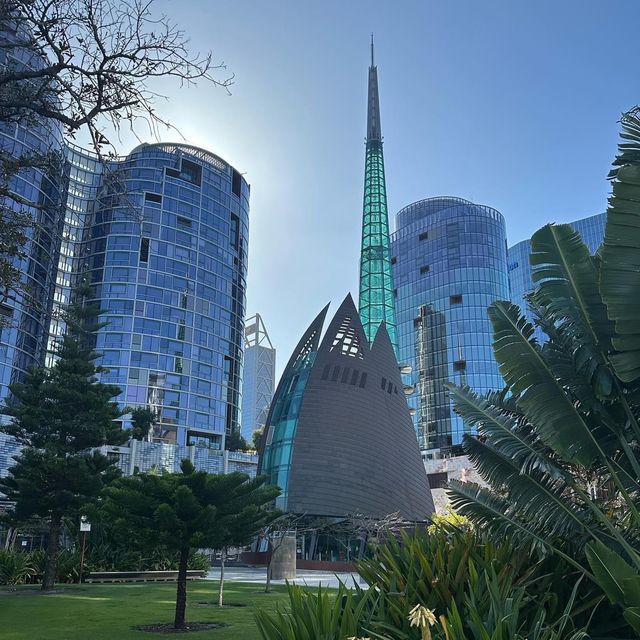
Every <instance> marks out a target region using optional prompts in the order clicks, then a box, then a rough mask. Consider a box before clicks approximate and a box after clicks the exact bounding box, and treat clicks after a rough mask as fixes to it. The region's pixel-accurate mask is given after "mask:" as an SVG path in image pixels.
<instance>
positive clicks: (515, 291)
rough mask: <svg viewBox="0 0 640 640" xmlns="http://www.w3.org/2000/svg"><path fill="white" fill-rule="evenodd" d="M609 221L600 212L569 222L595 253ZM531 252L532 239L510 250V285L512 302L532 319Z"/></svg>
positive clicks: (519, 243) (539, 332) (539, 336)
mask: <svg viewBox="0 0 640 640" xmlns="http://www.w3.org/2000/svg"><path fill="white" fill-rule="evenodd" d="M606 221H607V215H606V214H605V213H599V214H596V215H595V216H589V217H588V218H581V219H580V220H575V221H574V222H570V223H569V224H570V225H571V226H572V227H573V229H574V230H575V231H577V232H578V233H579V234H580V235H581V236H582V241H583V242H584V243H585V244H586V245H587V246H588V247H589V251H590V252H591V253H595V252H596V250H597V248H598V247H599V246H600V244H601V243H602V241H603V240H604V227H605V224H606ZM530 253H531V240H530V239H527V240H522V241H521V242H518V243H517V244H514V245H513V246H512V247H509V250H508V261H509V286H510V289H511V296H510V300H511V302H513V303H515V304H517V305H518V306H519V307H520V308H521V309H522V310H523V311H524V312H525V313H526V314H527V316H528V317H529V318H530V319H531V314H530V313H529V308H528V306H527V302H526V300H525V296H526V295H527V294H528V293H530V292H531V291H532V289H533V279H532V277H531V276H532V273H533V271H532V268H531V264H529V255H530ZM536 335H537V336H538V338H542V337H543V336H542V332H541V331H540V330H539V329H536Z"/></svg>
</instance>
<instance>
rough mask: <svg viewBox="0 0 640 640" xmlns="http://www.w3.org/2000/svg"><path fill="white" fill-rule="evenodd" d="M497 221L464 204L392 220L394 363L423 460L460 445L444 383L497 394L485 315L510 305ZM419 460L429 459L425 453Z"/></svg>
mask: <svg viewBox="0 0 640 640" xmlns="http://www.w3.org/2000/svg"><path fill="white" fill-rule="evenodd" d="M506 250H507V245H506V231H505V222H504V218H503V217H502V215H501V214H500V213H499V212H498V211H496V210H495V209H492V208H491V207H487V206H484V205H479V204H474V203H472V202H468V201H467V200H463V199H462V198H451V197H443V198H428V199H426V200H420V201H419V202H414V203H413V204H410V205H409V206H407V207H405V208H404V209H402V210H401V211H400V212H399V213H398V214H397V216H396V231H395V233H394V234H393V235H392V244H391V253H392V259H391V261H392V264H393V281H394V286H395V292H394V293H395V296H396V311H397V320H398V324H397V327H398V342H399V352H400V358H399V359H400V362H402V363H406V364H408V365H410V366H411V373H409V374H406V376H405V378H406V379H407V381H408V382H409V383H410V385H411V386H412V387H414V393H413V394H412V395H410V396H409V398H408V401H409V406H410V407H411V408H412V413H413V421H414V427H415V429H416V433H417V435H418V441H419V444H420V448H421V449H422V450H423V452H428V451H431V452H434V450H438V449H443V448H447V447H451V446H452V445H457V444H459V443H460V442H461V439H462V434H463V433H464V430H465V426H464V424H463V421H462V420H461V418H460V417H459V416H457V415H456V414H455V413H454V412H453V410H452V407H451V402H450V400H449V396H448V393H447V390H446V388H445V384H446V382H447V381H452V382H456V383H460V384H462V383H464V384H468V385H469V386H471V387H472V388H474V389H476V390H477V391H479V392H485V391H489V390H491V389H499V388H501V387H502V379H501V377H500V374H499V372H498V367H497V365H496V363H495V361H494V359H493V352H492V348H491V326H490V323H489V319H488V317H487V307H488V306H489V305H490V304H491V303H492V302H493V301H494V300H506V299H508V297H509V282H508V277H507V255H506ZM425 455H432V454H431V453H428V454H425Z"/></svg>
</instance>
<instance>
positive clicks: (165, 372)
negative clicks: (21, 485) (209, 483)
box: [0, 128, 249, 449]
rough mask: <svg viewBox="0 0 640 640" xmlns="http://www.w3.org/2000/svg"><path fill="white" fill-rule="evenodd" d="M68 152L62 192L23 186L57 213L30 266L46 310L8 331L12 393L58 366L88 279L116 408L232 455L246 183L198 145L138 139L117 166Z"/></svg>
mask: <svg viewBox="0 0 640 640" xmlns="http://www.w3.org/2000/svg"><path fill="white" fill-rule="evenodd" d="M9 133H11V134H12V135H11V136H10V135H9ZM20 135H22V136H23V137H25V136H28V137H26V138H25V139H27V140H29V141H30V144H35V143H33V142H32V140H33V139H34V136H35V134H34V133H33V132H32V131H30V133H29V134H26V133H25V132H22V134H20V132H19V131H18V132H17V131H16V129H15V128H14V129H13V130H11V131H7V130H1V131H0V140H2V144H5V145H9V144H12V145H13V146H12V147H11V148H12V149H14V150H15V152H16V153H18V154H19V153H22V152H23V148H24V147H23V146H20V138H19V136H20ZM36 141H37V138H36ZM64 149H65V153H66V157H67V160H66V163H64V165H63V175H61V181H60V184H61V185H62V186H63V189H59V188H57V187H58V185H57V184H54V183H53V182H52V181H51V180H50V179H49V178H48V177H47V176H44V175H42V174H41V173H40V174H38V173H33V172H32V174H29V175H25V176H23V175H22V174H21V175H20V178H19V181H17V186H16V190H18V189H21V190H22V191H20V192H21V193H23V192H24V193H28V195H29V197H30V198H33V199H34V200H35V201H38V202H42V203H43V204H46V203H49V202H51V205H52V206H51V211H49V209H48V208H46V207H45V208H43V209H42V210H41V211H38V215H39V216H43V219H42V220H40V221H39V224H38V225H36V226H35V227H34V229H35V230H34V242H33V243H31V244H30V245H29V246H28V247H27V257H26V258H25V260H24V265H23V266H22V268H23V270H24V271H25V273H27V274H29V276H30V278H32V279H33V286H34V290H35V287H36V286H37V287H39V288H38V289H37V291H38V299H39V300H45V301H47V304H46V309H45V310H42V311H38V313H39V315H35V312H34V311H33V309H28V310H27V311H26V312H22V311H21V312H20V314H18V313H17V312H16V313H15V317H16V319H17V320H18V322H16V326H15V327H14V328H11V329H10V330H4V331H3V332H2V334H1V346H2V356H3V360H2V362H3V365H4V366H3V368H2V390H3V393H4V394H5V395H6V390H5V389H6V385H7V384H8V383H9V382H10V381H13V380H15V379H17V378H19V376H20V375H21V372H22V371H24V368H25V366H26V365H28V364H35V363H39V362H42V361H43V360H44V359H45V352H46V349H47V346H48V348H49V353H48V361H49V364H50V363H51V362H52V349H53V346H54V344H55V339H56V338H57V337H58V336H59V335H61V334H62V333H63V331H64V323H63V322H62V321H61V320H60V318H59V314H58V312H59V311H60V310H61V309H62V308H63V307H64V306H65V305H66V304H67V303H68V302H69V296H70V293H71V290H72V289H73V287H74V286H75V285H76V284H77V283H78V282H79V281H80V280H82V281H85V282H89V283H90V284H91V286H92V289H93V291H94V293H95V296H96V301H97V302H98V303H99V304H100V306H101V308H102V309H103V311H104V315H103V320H104V321H105V322H106V323H107V325H106V326H105V327H103V328H102V329H101V330H100V331H99V333H98V336H97V344H96V347H97V349H98V351H99V352H101V353H102V354H103V357H102V360H101V362H102V364H103V365H104V366H106V367H108V368H109V371H108V372H107V373H104V374H102V379H103V380H104V381H105V382H110V383H113V384H116V385H118V386H119V387H120V388H121V389H122V390H123V393H122V395H121V396H119V397H118V402H119V403H120V404H121V405H122V406H150V407H151V408H152V409H154V410H155V411H156V413H157V415H158V416H159V418H158V422H157V424H156V427H155V431H154V433H153V440H154V441H159V442H166V443H177V444H180V445H191V444H198V445H203V446H208V447H212V448H214V449H215V448H222V445H223V440H224V435H225V434H228V433H230V432H231V431H232V430H234V431H235V430H237V429H239V414H240V378H241V371H242V347H243V339H244V312H245V290H246V269H247V242H248V232H249V229H248V225H249V185H248V184H247V182H246V181H245V180H244V178H243V177H242V176H241V175H240V174H239V173H238V172H237V171H236V170H235V169H233V168H232V167H230V166H229V165H228V164H227V163H226V162H224V161H223V160H222V159H220V158H219V157H217V156H215V155H213V154H211V153H209V152H206V151H203V150H201V149H198V148H195V147H190V146H189V145H181V144H178V145H174V144H151V145H141V146H140V147H138V148H136V149H135V150H134V151H132V152H131V153H130V154H129V155H128V156H127V157H124V158H121V159H117V160H112V161H109V162H108V163H101V162H99V161H98V160H97V159H96V158H95V157H93V156H92V155H91V154H89V153H87V152H86V151H83V150H82V149H78V148H76V147H68V148H64ZM35 189H39V190H40V191H34V190H35ZM27 190H29V191H27ZM34 193H35V195H34ZM44 216H49V217H48V218H47V219H46V220H45V219H44ZM36 241H37V243H36ZM32 244H33V246H32ZM31 274H33V275H31ZM52 309H53V313H52V312H51V311H52ZM123 426H124V427H127V423H126V421H125V423H124V425H123Z"/></svg>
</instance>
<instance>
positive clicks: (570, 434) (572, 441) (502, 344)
mask: <svg viewBox="0 0 640 640" xmlns="http://www.w3.org/2000/svg"><path fill="white" fill-rule="evenodd" d="M488 313H489V319H490V320H491V323H492V325H493V332H494V340H493V349H494V354H495V358H496V361H497V362H498V366H499V369H500V373H501V374H502V377H503V378H504V380H505V382H506V383H507V385H508V386H509V388H510V390H511V391H512V393H513V394H515V395H517V396H518V406H519V407H520V408H521V409H522V411H523V413H524V414H525V415H526V417H527V419H528V420H529V421H530V422H531V423H533V424H535V425H536V429H537V432H538V435H539V436H540V438H541V440H542V441H543V442H544V443H545V444H546V445H548V446H549V447H552V448H553V449H555V450H556V451H558V452H559V453H560V454H561V455H562V456H563V457H564V458H565V459H566V460H568V461H570V462H578V463H580V464H582V465H584V466H587V467H588V466H590V465H592V464H593V463H594V462H595V461H596V460H598V459H601V458H602V457H604V456H603V452H602V450H601V449H600V447H599V445H598V442H597V441H596V440H595V438H594V437H593V433H592V432H591V429H590V426H589V425H588V424H587V422H586V421H585V418H584V416H583V415H581V414H580V412H579V411H578V410H577V408H576V406H575V404H574V403H572V402H571V399H570V398H569V397H567V394H566V393H565V391H564V389H563V387H562V385H561V384H560V383H559V381H558V380H557V379H556V377H555V376H554V375H553V372H552V371H551V369H550V367H549V364H548V363H547V362H546V361H545V360H544V358H543V357H542V350H541V348H540V345H539V344H538V343H537V341H536V340H535V339H534V338H533V337H532V336H533V332H534V329H533V326H532V325H531V324H530V323H529V322H528V320H527V319H526V317H525V316H524V315H523V314H522V313H521V312H520V309H519V308H518V307H517V306H516V305H514V304H511V303H509V302H504V301H498V302H494V303H493V304H492V305H491V306H490V307H489V311H488Z"/></svg>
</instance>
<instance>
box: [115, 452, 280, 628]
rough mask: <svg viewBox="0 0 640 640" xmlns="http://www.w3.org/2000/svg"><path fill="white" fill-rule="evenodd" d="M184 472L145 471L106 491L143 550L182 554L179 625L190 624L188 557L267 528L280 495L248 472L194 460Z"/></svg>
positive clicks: (118, 522)
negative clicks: (219, 470) (209, 468)
mask: <svg viewBox="0 0 640 640" xmlns="http://www.w3.org/2000/svg"><path fill="white" fill-rule="evenodd" d="M181 469H182V473H172V474H165V475H155V474H150V473H143V474H139V475H136V476H130V477H126V478H119V479H118V480H116V481H115V482H114V483H113V484H111V485H110V486H109V487H108V488H107V489H106V490H105V501H104V506H103V509H104V511H105V514H106V515H107V516H108V517H110V518H111V519H112V522H113V523H114V526H115V527H116V528H117V529H118V530H119V531H120V532H121V534H122V535H123V536H125V537H127V538H128V539H129V540H131V541H132V544H138V545H140V547H141V548H142V549H146V550H148V549H150V548H156V547H157V546H158V545H159V544H160V545H164V546H165V547H166V548H167V549H170V550H172V551H177V552H178V553H179V556H180V563H179V568H178V584H177V590H176V609H175V618H174V627H175V628H176V629H183V628H185V626H186V622H185V611H186V606H187V561H188V558H189V554H190V553H191V552H192V551H194V550H195V549H197V548H201V547H217V548H221V545H224V544H237V543H238V541H240V542H242V541H244V540H245V539H246V538H247V537H250V536H251V535H253V534H254V533H255V531H256V530H257V529H259V528H260V527H262V526H264V523H265V521H266V520H267V519H268V518H269V517H270V514H269V512H268V511H267V509H266V505H268V504H269V503H271V502H272V501H273V500H274V499H275V497H276V496H277V495H278V494H279V489H278V488H277V487H268V486H264V482H265V478H255V479H253V480H251V479H249V477H248V476H247V475H245V474H242V473H230V474H227V475H224V474H220V475H214V474H210V473H205V472H204V471H196V470H195V469H194V467H193V464H192V463H191V462H190V461H189V460H184V461H183V462H182V465H181Z"/></svg>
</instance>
